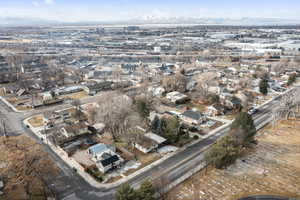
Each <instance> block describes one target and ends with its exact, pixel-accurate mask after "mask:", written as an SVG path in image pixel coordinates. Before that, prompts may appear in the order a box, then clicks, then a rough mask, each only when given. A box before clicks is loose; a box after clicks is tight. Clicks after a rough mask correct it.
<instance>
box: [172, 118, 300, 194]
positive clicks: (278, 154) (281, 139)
mask: <svg viewBox="0 0 300 200" xmlns="http://www.w3.org/2000/svg"><path fill="white" fill-rule="evenodd" d="M256 139H257V141H258V145H257V146H256V147H255V148H254V149H253V151H251V152H249V153H248V155H245V156H244V157H243V158H241V159H240V160H238V161H237V162H236V163H235V164H234V165H232V166H230V167H229V168H227V169H226V170H216V169H206V170H202V171H201V172H199V173H198V174H196V175H194V176H193V177H192V178H190V179H189V180H187V181H186V182H184V183H183V184H181V185H179V186H178V187H177V188H174V189H173V190H172V191H171V192H170V196H171V199H174V200H175V199H176V200H194V199H197V200H201V199H203V200H204V199H205V200H220V199H222V200H235V199H237V198H239V197H244V196H249V195H256V194H276V195H282V196H289V197H298V198H299V197H300V120H298V121H295V120H290V121H286V120H282V121H281V122H280V123H279V124H278V125H277V127H272V126H271V125H269V126H267V127H265V128H264V129H262V130H261V131H260V132H259V134H258V136H257V138H256Z"/></svg>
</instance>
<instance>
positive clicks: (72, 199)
mask: <svg viewBox="0 0 300 200" xmlns="http://www.w3.org/2000/svg"><path fill="white" fill-rule="evenodd" d="M278 98H280V97H278ZM278 98H277V99H278ZM89 101H92V99H89V100H88V102H89ZM276 104H277V101H276V99H275V100H274V101H272V102H270V103H268V104H267V105H265V106H264V107H262V109H261V110H260V112H259V113H257V114H256V115H254V119H255V125H256V126H259V125H262V124H265V123H266V122H268V120H269V119H270V114H269V113H270V109H271V108H272V107H274V106H276ZM58 107H59V108H60V107H64V108H65V107H66V105H60V106H55V107H52V108H47V109H42V110H40V111H32V112H28V113H25V114H24V113H16V112H13V111H12V110H11V109H10V108H8V107H7V106H6V105H5V104H4V103H3V102H1V101H0V118H3V119H4V120H5V121H6V122H7V124H8V127H9V132H10V135H18V134H22V133H26V134H28V135H29V136H31V137H32V138H34V139H36V140H37V141H38V142H39V143H41V141H40V140H39V138H37V137H36V136H35V134H33V133H32V132H31V130H29V129H27V128H26V127H25V126H24V125H23V123H22V121H23V120H24V119H25V118H27V117H29V116H30V115H33V114H37V113H39V112H41V111H45V110H49V109H51V110H56V109H57V108H58ZM228 130H229V128H228V127H227V128H224V129H222V130H220V131H219V132H217V133H216V134H214V135H212V136H210V137H208V138H206V139H204V140H202V141H200V142H198V143H195V144H194V145H192V146H190V147H188V148H186V149H184V150H183V151H180V152H179V153H178V154H176V155H175V156H172V157H170V158H168V159H166V160H165V161H163V162H162V163H160V164H159V165H158V166H156V167H153V168H151V169H149V170H147V171H145V172H144V173H142V174H139V175H137V176H136V177H134V178H133V179H131V180H130V181H129V183H130V184H131V185H133V186H137V185H138V184H139V183H140V182H141V181H142V180H144V179H146V178H153V177H155V176H157V175H158V172H159V175H160V176H165V177H166V178H167V179H168V180H169V181H171V182H172V181H175V180H177V179H178V178H180V177H182V176H183V175H185V174H187V173H188V172H190V170H191V169H193V168H194V167H195V166H198V165H200V164H202V163H203V157H204V152H205V149H207V148H208V147H209V146H210V145H212V144H213V143H215V142H216V141H217V140H218V139H219V138H221V137H223V136H224V135H225V134H226V133H227V132H228ZM44 148H45V151H46V152H48V153H49V154H50V155H51V157H52V158H53V160H54V161H55V162H56V163H57V165H58V166H59V167H60V168H61V169H62V170H61V174H60V175H59V176H58V177H55V178H53V180H52V181H51V187H53V189H54V190H56V191H57V195H58V198H59V199H64V200H110V199H114V192H115V189H116V188H111V189H104V188H102V189H99V188H94V187H92V186H90V185H89V184H88V183H86V182H85V181H84V180H83V179H82V178H81V177H80V176H79V175H77V174H76V173H74V172H73V170H72V169H71V168H70V167H69V166H68V165H66V164H65V163H64V161H62V160H61V159H60V157H58V156H57V155H56V154H55V153H54V152H53V151H52V150H51V149H50V148H49V147H48V146H47V145H44Z"/></svg>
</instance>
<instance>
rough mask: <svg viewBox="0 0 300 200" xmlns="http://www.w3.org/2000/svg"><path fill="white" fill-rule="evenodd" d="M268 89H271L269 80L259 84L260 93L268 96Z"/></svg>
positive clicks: (263, 80)
mask: <svg viewBox="0 0 300 200" xmlns="http://www.w3.org/2000/svg"><path fill="white" fill-rule="evenodd" d="M268 88H269V84H268V80H267V79H262V80H261V81H260V82H259V91H260V93H262V94H263V95H267V94H268Z"/></svg>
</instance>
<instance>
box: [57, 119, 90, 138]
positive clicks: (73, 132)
mask: <svg viewBox="0 0 300 200" xmlns="http://www.w3.org/2000/svg"><path fill="white" fill-rule="evenodd" d="M60 132H61V134H62V135H64V136H65V137H67V138H70V137H75V136H80V135H84V134H86V133H90V131H89V130H88V126H87V125H86V124H85V123H83V122H80V123H77V124H72V125H67V126H64V127H62V128H61V129H60Z"/></svg>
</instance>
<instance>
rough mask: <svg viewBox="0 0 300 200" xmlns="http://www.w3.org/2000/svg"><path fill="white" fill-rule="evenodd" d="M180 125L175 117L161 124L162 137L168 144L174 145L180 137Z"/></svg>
mask: <svg viewBox="0 0 300 200" xmlns="http://www.w3.org/2000/svg"><path fill="white" fill-rule="evenodd" d="M180 131H181V124H180V121H179V119H178V118H177V117H172V118H169V119H165V122H164V123H162V132H163V136H164V137H166V139H167V140H168V141H169V142H170V143H176V142H177V141H178V139H179V137H180Z"/></svg>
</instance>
